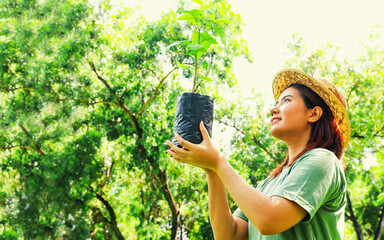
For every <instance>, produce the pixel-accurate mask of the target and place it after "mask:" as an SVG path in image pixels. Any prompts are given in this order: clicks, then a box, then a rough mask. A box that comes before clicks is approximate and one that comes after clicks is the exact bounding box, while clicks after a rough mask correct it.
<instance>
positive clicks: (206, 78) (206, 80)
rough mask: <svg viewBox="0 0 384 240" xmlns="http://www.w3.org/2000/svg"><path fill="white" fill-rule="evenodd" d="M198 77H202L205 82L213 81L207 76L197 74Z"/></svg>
mask: <svg viewBox="0 0 384 240" xmlns="http://www.w3.org/2000/svg"><path fill="white" fill-rule="evenodd" d="M199 78H201V79H204V80H205V82H207V83H209V82H213V80H212V78H209V77H207V76H203V75H199Z"/></svg>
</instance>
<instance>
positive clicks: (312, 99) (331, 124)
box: [270, 84, 344, 177]
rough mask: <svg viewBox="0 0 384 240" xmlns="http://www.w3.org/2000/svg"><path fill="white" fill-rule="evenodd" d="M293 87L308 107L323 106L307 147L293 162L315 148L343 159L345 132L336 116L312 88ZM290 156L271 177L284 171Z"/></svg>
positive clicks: (296, 85)
mask: <svg viewBox="0 0 384 240" xmlns="http://www.w3.org/2000/svg"><path fill="white" fill-rule="evenodd" d="M290 87H293V88H295V89H296V90H298V91H299V93H300V96H301V97H302V98H303V100H304V104H305V106H306V107H307V108H308V109H312V108H314V107H316V106H319V107H321V109H322V110H323V114H322V116H321V117H320V119H319V120H318V121H316V122H314V123H312V129H311V135H310V137H309V141H308V143H307V146H306V148H305V149H304V150H303V151H301V152H300V153H299V154H298V155H297V156H293V160H292V163H294V162H295V161H296V160H297V159H298V158H299V157H301V155H303V154H304V153H306V152H308V151H309V150H311V149H314V148H325V149H328V150H329V151H331V152H333V153H334V154H335V155H336V157H337V158H338V159H341V157H342V154H343V141H344V139H343V134H342V133H341V131H340V129H339V126H338V124H337V123H336V120H335V118H334V117H333V114H332V111H331V109H330V108H329V107H328V105H327V104H326V103H325V102H324V100H323V99H322V98H321V97H319V95H317V93H315V92H314V91H313V90H312V89H310V88H309V87H307V86H305V85H302V84H293V85H290V86H288V87H287V88H290ZM288 160H289V156H288V153H287V156H286V157H285V160H284V162H283V163H282V164H280V166H278V167H277V168H276V169H275V170H273V171H272V172H271V174H270V175H271V177H276V176H277V175H279V174H280V173H281V172H282V171H283V167H284V166H287V165H288Z"/></svg>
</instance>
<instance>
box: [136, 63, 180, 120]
mask: <svg viewBox="0 0 384 240" xmlns="http://www.w3.org/2000/svg"><path fill="white" fill-rule="evenodd" d="M177 68H178V67H174V68H173V69H172V70H171V71H170V72H169V73H168V74H167V75H165V77H163V79H160V82H159V84H158V85H157V87H156V89H155V91H154V93H153V96H152V97H151V98H149V99H148V100H147V101H146V102H144V104H143V105H142V106H141V109H140V110H139V111H138V112H137V114H136V118H138V117H139V116H140V115H141V114H142V113H143V112H144V110H145V108H146V107H147V105H148V104H150V103H151V102H153V101H154V100H155V99H156V97H157V95H158V94H159V90H160V88H161V87H162V85H163V83H164V81H165V80H166V79H167V78H168V76H169V75H171V73H172V72H173V71H175V70H176V69H177Z"/></svg>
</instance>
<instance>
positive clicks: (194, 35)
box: [192, 30, 199, 44]
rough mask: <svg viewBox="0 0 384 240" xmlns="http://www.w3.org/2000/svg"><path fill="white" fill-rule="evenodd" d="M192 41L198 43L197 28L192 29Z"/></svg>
mask: <svg viewBox="0 0 384 240" xmlns="http://www.w3.org/2000/svg"><path fill="white" fill-rule="evenodd" d="M192 43H193V44H199V32H198V31H197V30H194V31H193V33H192Z"/></svg>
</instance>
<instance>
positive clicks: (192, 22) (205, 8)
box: [166, 1, 240, 92]
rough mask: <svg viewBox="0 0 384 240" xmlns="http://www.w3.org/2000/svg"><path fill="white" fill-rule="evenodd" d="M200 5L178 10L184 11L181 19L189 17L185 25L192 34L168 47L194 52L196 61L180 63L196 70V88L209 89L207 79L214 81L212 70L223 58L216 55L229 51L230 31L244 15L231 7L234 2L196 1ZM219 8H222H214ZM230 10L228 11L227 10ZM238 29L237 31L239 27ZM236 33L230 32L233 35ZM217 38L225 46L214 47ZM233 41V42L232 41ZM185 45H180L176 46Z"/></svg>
mask: <svg viewBox="0 0 384 240" xmlns="http://www.w3.org/2000/svg"><path fill="white" fill-rule="evenodd" d="M195 2H196V3H197V4H198V5H199V7H198V8H194V9H192V10H181V11H178V13H179V14H182V15H181V16H179V17H178V18H177V20H181V21H185V26H184V28H185V29H186V30H187V34H188V36H189V39H188V40H184V41H175V42H173V43H172V44H170V45H169V46H168V47H167V48H166V50H167V51H168V50H171V51H174V52H184V53H185V55H186V56H185V57H187V56H188V55H191V56H193V59H192V61H189V62H188V64H180V65H179V67H182V68H184V69H187V70H189V71H191V72H192V76H193V87H192V90H191V91H192V92H196V91H198V89H199V88H202V91H204V90H205V89H206V83H210V82H212V81H213V80H212V78H210V77H208V75H210V74H212V73H211V72H212V68H213V67H214V65H215V62H216V61H219V60H220V58H218V57H216V55H218V54H217V52H218V51H223V50H222V49H224V51H227V49H226V47H227V42H226V38H227V37H228V36H226V32H231V31H232V32H233V33H234V29H233V28H232V27H233V24H231V23H233V22H235V26H236V24H237V23H238V22H239V21H240V19H239V18H238V17H237V16H236V15H235V14H234V13H233V12H232V11H230V6H229V5H228V4H227V3H225V2H223V1H219V2H216V1H212V2H211V1H209V2H208V3H206V4H203V2H202V1H195ZM212 9H218V10H219V11H216V12H215V11H212ZM223 10H227V11H223ZM236 32H237V31H236ZM234 36H236V35H235V34H229V37H230V38H231V37H232V38H233V37H234ZM216 38H219V39H220V41H221V46H219V47H216V49H214V48H213V47H214V45H216V44H218V41H217V40H216ZM232 44H233V43H232ZM178 45H180V46H183V47H184V48H182V49H181V48H176V46H178Z"/></svg>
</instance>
